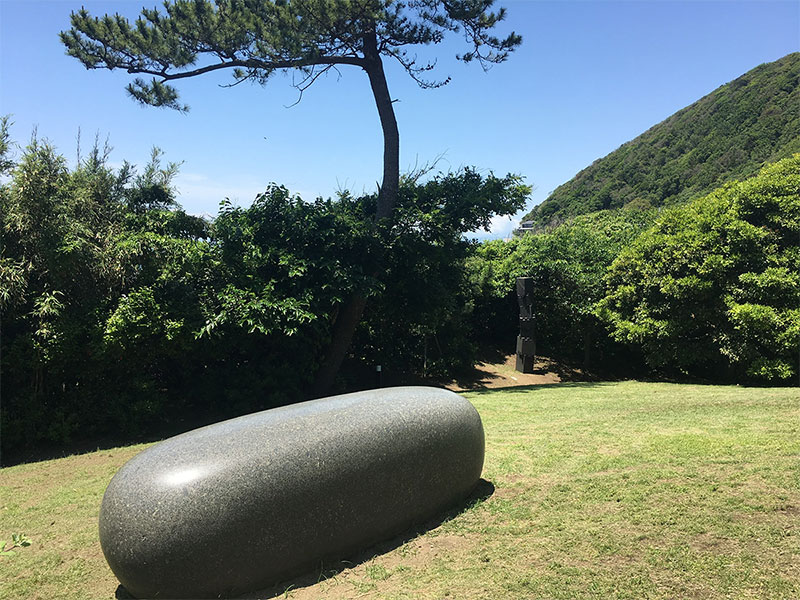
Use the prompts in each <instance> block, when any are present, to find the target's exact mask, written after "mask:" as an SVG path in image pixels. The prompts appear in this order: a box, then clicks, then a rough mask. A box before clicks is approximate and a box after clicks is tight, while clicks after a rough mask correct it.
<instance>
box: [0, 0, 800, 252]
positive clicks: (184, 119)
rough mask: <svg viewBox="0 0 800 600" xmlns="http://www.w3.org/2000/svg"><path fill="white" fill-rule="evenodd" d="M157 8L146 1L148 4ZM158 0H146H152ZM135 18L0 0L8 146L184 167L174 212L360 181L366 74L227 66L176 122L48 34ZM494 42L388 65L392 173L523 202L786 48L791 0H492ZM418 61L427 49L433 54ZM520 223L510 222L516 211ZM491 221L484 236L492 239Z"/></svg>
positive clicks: (111, 6)
mask: <svg viewBox="0 0 800 600" xmlns="http://www.w3.org/2000/svg"><path fill="white" fill-rule="evenodd" d="M155 4H157V2H155V1H153V0H150V1H148V2H147V3H146V5H147V6H153V5H155ZM159 4H160V3H159ZM81 5H84V6H86V8H87V9H89V11H90V12H92V13H93V14H98V15H99V14H103V13H106V12H120V13H122V14H124V15H126V16H128V17H135V16H136V15H137V14H138V12H139V9H140V7H141V6H142V5H143V1H142V0H138V1H136V2H128V1H115V2H108V1H105V2H100V1H84V2H81V1H80V0H75V1H72V0H53V1H37V0H28V1H25V2H20V1H16V0H0V113H2V114H11V115H12V119H13V121H14V123H15V125H14V127H13V129H12V135H13V136H14V138H15V139H16V140H17V141H19V142H21V143H23V144H24V143H25V142H26V141H27V140H28V139H29V137H30V134H31V131H32V129H33V128H34V127H38V133H39V135H40V137H46V138H47V139H49V140H50V141H51V142H52V143H53V144H55V146H56V147H57V148H58V149H59V150H60V151H61V152H62V153H63V154H65V155H66V156H67V157H68V158H69V159H71V160H74V157H75V149H76V143H75V139H76V135H77V132H78V130H79V129H80V130H81V132H82V137H83V144H82V145H83V147H84V148H85V147H86V146H87V145H88V144H89V143H90V141H91V139H93V137H94V135H95V133H96V132H99V133H100V135H101V137H103V138H105V137H106V136H109V137H110V143H111V145H112V146H113V147H114V152H113V154H112V156H111V159H112V161H113V162H116V163H121V162H122V161H123V160H128V161H131V162H134V163H136V164H138V165H144V164H145V163H146V162H147V158H148V156H149V151H150V148H151V147H152V146H154V145H155V146H158V147H160V148H161V149H163V150H164V151H165V153H166V158H167V159H168V160H173V161H183V165H182V168H181V175H180V176H179V178H178V180H177V185H178V188H179V190H180V198H179V200H180V202H181V204H182V205H183V206H184V208H186V209H187V210H188V211H189V212H193V213H198V214H202V213H207V214H210V215H215V214H216V211H217V207H218V205H219V201H220V200H221V199H223V198H225V197H229V198H230V199H232V200H235V201H237V202H238V203H239V204H242V205H247V204H249V203H250V202H251V201H252V199H253V197H254V196H255V194H256V193H258V192H259V191H261V190H263V188H264V187H265V185H266V184H267V183H269V182H271V181H274V182H278V183H281V184H284V185H286V186H287V187H289V188H290V189H291V190H293V191H294V192H297V193H299V194H301V195H302V196H303V197H304V198H307V199H312V198H314V197H316V196H320V195H321V196H326V197H327V196H331V195H333V194H335V192H336V190H337V189H340V188H347V189H350V190H351V191H353V192H355V193H360V192H362V191H364V190H367V191H372V190H374V189H375V184H376V181H378V180H379V179H380V174H381V172H382V167H381V156H382V138H381V131H380V126H379V123H378V117H377V112H376V109H375V107H374V104H373V101H372V97H371V94H370V90H369V85H368V82H367V79H366V75H365V74H364V73H363V72H361V71H360V70H358V69H357V68H347V67H343V68H342V69H341V71H340V75H341V76H340V77H337V76H335V75H333V76H330V77H327V78H324V79H321V80H320V81H318V82H317V83H316V84H315V85H314V87H312V88H311V89H309V90H308V91H307V92H306V94H305V96H304V98H303V100H302V102H300V103H299V104H298V105H296V106H294V107H291V108H287V106H289V105H291V104H292V103H294V102H295V100H296V99H297V92H296V90H294V89H293V88H292V87H291V78H290V77H283V76H280V75H279V76H276V77H275V78H274V79H273V80H272V81H271V82H270V83H269V84H268V85H267V86H266V87H258V86H250V85H249V84H245V85H241V86H237V87H235V88H232V89H225V88H221V87H218V84H220V83H225V82H228V81H230V78H229V75H228V74H222V75H221V76H219V77H216V76H214V77H203V78H198V79H195V80H186V81H184V82H181V83H180V85H179V90H180V92H181V96H182V100H183V101H184V102H186V103H188V104H189V105H190V106H191V111H190V112H189V113H188V114H179V113H177V112H175V111H169V110H165V109H155V108H151V107H141V106H139V105H137V104H136V103H135V102H134V101H133V100H131V99H130V98H129V97H128V96H127V94H126V92H125V91H124V86H125V84H126V83H128V82H129V81H130V79H131V76H129V75H127V74H125V73H122V72H117V71H115V72H113V73H112V72H109V71H105V70H103V71H87V70H86V69H84V68H83V66H82V65H81V64H80V63H79V62H78V61H77V60H75V59H73V58H70V57H68V56H66V55H65V54H64V49H63V47H62V46H61V44H60V42H59V40H58V32H59V31H60V30H62V29H66V28H68V27H69V14H70V12H71V11H72V10H75V9H77V8H79V7H80V6H81ZM498 5H502V6H506V7H507V9H508V19H507V21H506V22H504V23H503V24H501V26H500V29H499V31H500V32H501V33H503V32H508V31H511V30H512V29H513V30H514V31H516V32H517V33H520V34H521V35H522V36H523V44H522V47H521V48H520V49H519V50H518V51H517V52H515V53H514V54H512V56H511V57H510V59H509V60H508V61H507V62H506V63H504V64H501V65H498V66H496V67H494V68H493V69H492V70H490V71H489V72H488V73H484V72H483V71H482V70H481V68H480V67H479V65H477V64H471V65H463V64H461V63H458V62H456V61H455V60H454V59H453V55H454V54H455V53H456V52H458V51H459V49H460V48H462V47H463V46H462V45H461V44H460V39H459V38H458V37H453V38H451V39H450V40H448V42H447V43H445V44H443V45H441V46H439V47H437V48H434V49H433V50H432V51H423V52H421V54H423V55H435V56H437V57H439V65H438V71H437V72H438V73H439V74H440V75H441V77H442V78H444V77H446V76H451V77H452V82H451V83H450V84H449V85H447V86H445V87H443V88H440V89H435V90H422V89H419V88H417V87H416V85H415V84H414V83H413V82H412V81H411V80H410V79H409V78H408V76H407V75H406V74H405V73H404V72H402V70H401V69H400V68H399V67H397V66H395V65H390V66H389V68H388V69H387V71H388V72H387V76H388V79H389V87H390V90H391V93H392V95H393V97H394V98H396V99H397V100H398V102H396V104H395V109H396V111H397V118H398V122H399V126H400V136H401V167H402V168H405V169H408V168H411V167H413V166H414V164H415V162H417V161H418V162H420V163H424V162H426V161H431V160H433V159H435V158H436V157H437V156H439V155H443V158H442V160H441V161H440V162H439V168H440V169H442V170H448V169H457V168H458V167H460V166H464V165H472V166H476V167H478V168H479V169H481V170H484V171H487V172H488V171H490V170H491V171H494V172H495V173H497V174H500V175H502V174H505V173H507V172H513V173H519V174H522V175H524V176H525V177H526V180H527V181H528V183H531V184H533V185H534V186H535V187H536V190H535V192H534V194H533V196H532V198H531V200H530V202H529V206H528V209H529V208H530V207H532V206H533V205H535V204H538V203H539V202H541V201H542V200H544V199H545V198H546V197H547V195H548V194H549V192H551V191H552V190H553V189H554V188H555V187H557V186H558V185H560V184H561V183H563V182H565V181H567V180H569V179H570V178H571V177H572V176H573V175H575V174H576V173H577V172H578V171H579V170H581V169H582V168H584V167H586V166H587V165H589V164H590V163H591V162H592V161H594V160H596V159H598V158H600V157H602V156H605V155H606V154H608V153H609V152H611V151H613V150H614V149H616V148H617V147H619V146H620V144H622V143H624V142H626V141H628V140H630V139H632V138H633V137H635V136H637V135H638V134H640V133H642V132H643V131H645V130H646V129H648V128H649V127H651V126H653V125H655V124H656V123H659V122H660V121H662V120H664V119H665V118H666V117H668V116H669V115H671V114H672V113H674V112H675V111H677V110H679V109H681V108H683V107H684V106H686V105H688V104H690V103H692V102H694V101H695V100H697V99H699V98H701V97H702V96H704V95H706V94H708V93H709V92H711V91H712V90H714V89H716V88H717V87H719V86H720V85H722V84H724V83H726V82H728V81H730V80H732V79H735V78H736V77H738V76H739V75H741V74H742V73H744V72H745V71H748V70H750V69H752V68H753V67H755V66H756V65H759V64H761V63H764V62H770V61H773V60H776V59H778V58H780V57H782V56H784V55H786V54H788V53H790V52H795V51H798V50H800V2H798V1H797V0H787V1H746V0H737V1H734V2H728V1H694V2H677V1H640V2H632V1H629V2H607V1H583V2H573V1H559V2H539V1H524V0H505V1H504V2H500V1H499V2H498ZM431 52H432V53H431ZM519 216H521V215H517V219H518V218H519ZM511 226H512V222H511V221H510V220H509V219H504V220H498V221H497V222H496V223H495V224H494V227H493V232H492V237H497V236H505V235H507V234H508V232H509V230H510V228H511Z"/></svg>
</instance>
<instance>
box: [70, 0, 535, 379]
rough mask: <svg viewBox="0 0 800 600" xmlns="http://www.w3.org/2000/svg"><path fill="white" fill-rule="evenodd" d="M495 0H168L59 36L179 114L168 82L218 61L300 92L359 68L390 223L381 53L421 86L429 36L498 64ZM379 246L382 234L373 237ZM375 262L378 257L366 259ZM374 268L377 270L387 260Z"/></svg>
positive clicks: (394, 168)
mask: <svg viewBox="0 0 800 600" xmlns="http://www.w3.org/2000/svg"><path fill="white" fill-rule="evenodd" d="M493 4H494V0H478V1H475V0H419V1H415V2H395V1H394V0H367V1H365V2H351V1H349V0H292V1H291V2H289V1H286V0H274V1H270V0H244V1H240V0H213V1H211V0H173V1H165V2H164V4H163V9H158V8H153V9H147V8H143V9H142V12H141V15H140V16H139V18H138V19H137V20H136V21H135V23H133V24H131V23H130V21H128V19H126V18H125V17H122V16H121V15H118V14H115V15H113V16H112V15H104V16H103V17H102V18H97V17H92V16H91V15H90V14H89V13H88V11H87V10H86V9H85V8H81V9H80V10H79V11H77V12H75V13H72V15H71V19H70V22H71V28H70V29H69V30H67V31H63V32H61V41H62V42H63V43H64V45H65V46H66V48H67V54H69V55H71V56H73V57H75V58H77V59H78V60H79V61H81V63H83V65H84V66H85V67H86V68H87V69H101V68H104V69H110V70H114V69H125V70H126V71H127V72H128V73H130V74H143V75H147V76H150V77H151V79H150V81H145V80H144V79H141V78H136V79H135V80H134V81H133V83H131V84H130V85H129V86H128V88H127V90H128V92H129V93H130V95H131V96H132V97H133V98H134V99H136V100H137V101H139V102H141V103H143V104H149V105H152V106H164V107H169V108H173V109H177V110H180V111H185V110H188V107H187V106H185V105H183V104H181V103H180V102H179V101H178V90H177V89H176V88H175V87H174V86H173V83H172V82H174V81H176V80H180V79H185V78H187V77H199V76H203V75H206V74H207V73H211V72H214V71H218V70H220V69H229V70H231V71H232V74H233V78H234V83H233V84H232V85H237V84H239V83H242V82H245V81H251V82H254V83H258V84H261V85H265V84H266V83H267V81H268V80H269V79H270V78H271V77H272V75H273V74H274V73H275V72H284V73H285V72H287V71H299V72H300V73H301V79H300V81H299V82H297V83H295V86H296V87H297V88H298V89H299V90H300V92H301V94H302V92H303V91H304V90H305V89H307V88H308V87H309V86H310V85H312V84H313V83H314V81H316V79H317V78H318V77H319V76H320V75H322V74H323V73H325V72H326V71H328V70H329V69H332V68H338V67H339V66H341V65H349V66H352V67H358V68H360V69H362V70H363V71H364V72H365V73H366V75H367V77H368V79H369V83H370V89H371V90H372V94H373V98H374V100H375V106H376V108H377V110H378V116H379V118H380V123H381V129H382V133H383V145H384V147H383V179H382V181H381V185H380V187H379V190H378V194H377V198H376V202H375V203H374V210H373V212H372V215H371V216H372V217H373V218H374V220H375V221H383V220H391V219H392V218H393V212H394V210H395V208H396V206H397V205H398V203H399V201H400V195H401V190H400V136H399V131H398V127H397V120H396V118H395V114H394V107H393V102H394V100H393V99H392V97H391V95H390V93H389V87H388V83H387V81H386V75H385V72H384V68H383V60H384V59H391V60H396V61H397V62H399V63H400V65H401V66H402V68H403V69H404V70H405V71H406V72H407V73H408V74H409V75H410V76H411V77H412V79H414V81H416V82H417V83H418V84H419V85H420V86H421V87H423V88H429V87H439V86H441V85H444V84H445V83H447V82H448V81H449V78H448V79H445V80H443V81H438V82H436V81H426V80H424V79H423V78H422V77H423V75H424V74H426V73H428V72H429V71H431V70H433V68H434V67H435V61H434V62H431V63H426V64H419V63H417V58H416V56H415V55H413V54H411V53H409V48H413V47H415V46H421V45H431V44H438V43H440V42H441V41H442V40H443V39H444V38H445V36H446V35H447V34H449V33H454V32H461V33H463V34H464V41H465V42H466V45H467V51H466V52H465V53H464V54H461V55H456V56H457V58H458V59H459V60H462V61H464V62H471V61H473V60H477V61H478V62H479V63H480V64H481V65H482V66H483V67H484V68H486V67H487V65H489V64H496V63H501V62H503V61H504V60H505V59H506V58H507V57H508V55H509V53H510V52H512V51H513V50H514V49H516V48H517V47H518V46H519V45H520V43H521V42H522V39H521V38H520V36H518V35H516V34H515V33H513V32H512V33H510V34H509V35H508V36H506V37H504V38H499V37H496V36H495V35H494V34H493V33H492V32H493V29H494V28H495V26H496V25H498V23H499V22H500V21H502V20H503V19H504V17H505V10H504V9H502V8H501V9H499V10H498V11H497V12H491V10H490V9H491V7H492V5H493ZM384 242H386V240H384ZM377 256H378V258H379V259H380V258H381V255H380V254H379V255H377ZM380 262H381V261H380V260H379V261H378V263H377V264H376V267H375V269H376V272H378V271H380V270H381V269H384V268H386V266H385V265H381V264H380ZM366 302H367V298H366V296H365V295H364V294H363V293H360V292H359V291H353V293H351V294H350V295H349V296H348V297H347V299H346V300H344V301H343V302H341V307H340V308H341V309H340V310H338V311H337V312H336V315H337V318H336V321H335V323H333V324H332V334H331V339H330V343H329V345H328V349H327V351H326V353H325V354H326V356H325V359H324V360H323V361H322V364H321V365H320V368H319V369H318V370H317V375H316V381H315V384H314V389H315V392H316V393H317V394H320V395H321V394H324V393H326V392H328V391H329V390H330V388H331V387H332V385H333V381H334V378H335V376H336V374H337V373H338V371H339V367H340V366H341V363H342V360H343V359H344V357H345V353H346V351H347V350H348V348H349V346H350V342H351V340H352V337H353V334H354V333H355V331H356V328H357V327H358V324H359V322H360V319H361V316H362V313H363V310H364V307H365V305H366Z"/></svg>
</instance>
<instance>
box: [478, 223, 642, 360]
mask: <svg viewBox="0 0 800 600" xmlns="http://www.w3.org/2000/svg"><path fill="white" fill-rule="evenodd" d="M655 217H656V211H655V210H653V209H648V210H639V209H635V208H626V209H620V210H616V211H605V212H601V213H595V214H592V215H586V216H582V217H578V218H576V219H574V220H573V221H571V222H570V223H567V224H564V225H562V226H560V227H558V228H556V229H554V230H553V231H551V232H550V233H546V234H538V235H524V236H520V237H515V238H512V239H511V240H510V241H508V242H504V241H502V240H495V241H491V242H485V243H484V244H482V245H481V246H480V247H479V248H478V249H477V251H476V252H475V253H474V255H473V256H472V257H471V258H470V259H469V261H468V268H469V271H470V277H471V281H472V285H473V286H474V288H473V296H474V299H473V302H474V303H475V309H474V313H475V317H474V328H475V329H476V331H479V332H480V334H481V337H482V338H483V339H492V340H496V341H497V342H498V343H504V344H505V345H506V346H509V344H510V342H513V339H514V337H515V336H516V333H517V332H516V330H517V316H518V308H517V300H516V289H515V281H516V278H517V277H532V278H533V284H534V291H533V299H534V301H533V311H534V318H535V320H536V330H537V331H536V339H537V351H538V352H539V353H541V354H544V355H547V356H552V357H558V358H561V359H565V360H570V361H582V362H583V364H584V365H586V366H592V367H598V366H601V365H605V366H606V367H609V366H611V365H612V361H613V360H615V359H616V358H617V355H618V354H619V352H620V351H621V350H622V349H621V348H620V347H619V346H618V345H617V344H614V343H612V341H611V340H609V339H608V337H607V336H605V334H604V327H603V326H602V324H601V322H600V320H599V319H598V317H597V316H596V315H595V313H594V305H595V303H596V302H597V301H598V300H600V298H602V297H603V296H604V294H605V291H606V286H605V281H604V276H605V273H606V270H607V269H608V267H609V266H610V265H611V263H612V262H613V261H614V259H615V258H616V257H617V255H618V254H619V252H620V251H621V250H622V249H623V248H624V247H625V246H626V245H627V244H630V243H631V242H632V241H633V240H634V239H635V238H636V236H637V235H638V234H639V233H640V232H642V231H643V230H644V229H646V228H647V227H648V226H649V225H651V224H652V223H653V221H654V219H655Z"/></svg>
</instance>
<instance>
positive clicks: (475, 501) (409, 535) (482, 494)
mask: <svg viewBox="0 0 800 600" xmlns="http://www.w3.org/2000/svg"><path fill="white" fill-rule="evenodd" d="M494 492H495V487H494V484H493V483H492V482H491V481H487V480H486V479H479V480H478V483H477V485H476V486H475V489H474V490H473V491H472V493H471V494H470V495H469V496H467V497H466V498H465V499H464V500H462V501H460V502H459V503H458V504H456V505H454V506H451V507H450V508H448V509H446V510H443V511H440V512H439V513H437V514H436V515H435V516H434V517H432V518H431V519H429V520H427V521H425V522H423V523H420V524H417V525H415V526H413V527H411V528H408V529H406V530H405V531H403V532H401V533H399V534H397V535H395V536H394V537H392V538H390V539H388V540H384V541H382V542H378V543H377V544H373V545H371V546H369V547H367V548H364V549H362V550H359V551H356V552H354V553H351V554H348V555H347V556H346V557H344V558H342V559H339V560H325V561H321V562H319V563H317V565H316V566H315V567H312V568H307V569H305V570H304V571H303V572H302V573H301V574H299V575H297V576H295V577H293V578H291V579H286V580H285V581H281V582H279V583H277V584H275V585H273V586H270V587H268V588H265V589H262V590H256V591H253V592H249V593H247V594H244V595H242V596H237V598H240V599H250V600H270V599H273V598H279V597H285V596H286V593H287V592H288V591H290V590H297V589H301V588H306V587H310V586H313V585H316V584H318V583H320V582H321V581H325V580H326V579H330V578H332V577H335V576H336V575H338V574H339V573H341V572H342V571H345V570H346V569H352V568H353V567H356V566H358V565H360V564H363V563H366V562H369V561H370V560H372V559H373V558H375V557H376V556H381V555H383V554H387V553H388V552H391V551H392V550H396V549H397V548H399V547H401V546H402V545H403V544H406V543H408V542H410V541H411V540H413V539H414V538H417V537H419V536H420V535H422V534H424V533H427V532H429V531H432V530H434V529H436V528H437V527H440V526H441V525H442V524H444V523H446V522H448V521H451V520H452V519H455V518H456V517H458V516H459V515H460V514H462V513H463V512H465V511H467V510H469V509H470V508H473V507H475V506H477V505H479V504H481V503H483V502H485V501H486V500H488V499H489V498H490V497H491V496H492V494H494ZM115 597H116V598H117V599H118V600H129V599H132V598H133V596H131V595H130V594H129V593H128V591H127V590H126V589H125V588H124V587H123V586H121V585H120V586H118V587H117V590H116V594H115Z"/></svg>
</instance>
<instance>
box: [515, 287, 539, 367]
mask: <svg viewBox="0 0 800 600" xmlns="http://www.w3.org/2000/svg"><path fill="white" fill-rule="evenodd" d="M517 300H518V301H519V335H518V336H517V367H516V368H517V371H519V372H520V373H533V363H534V359H535V358H536V328H535V326H534V322H533V277H517Z"/></svg>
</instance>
